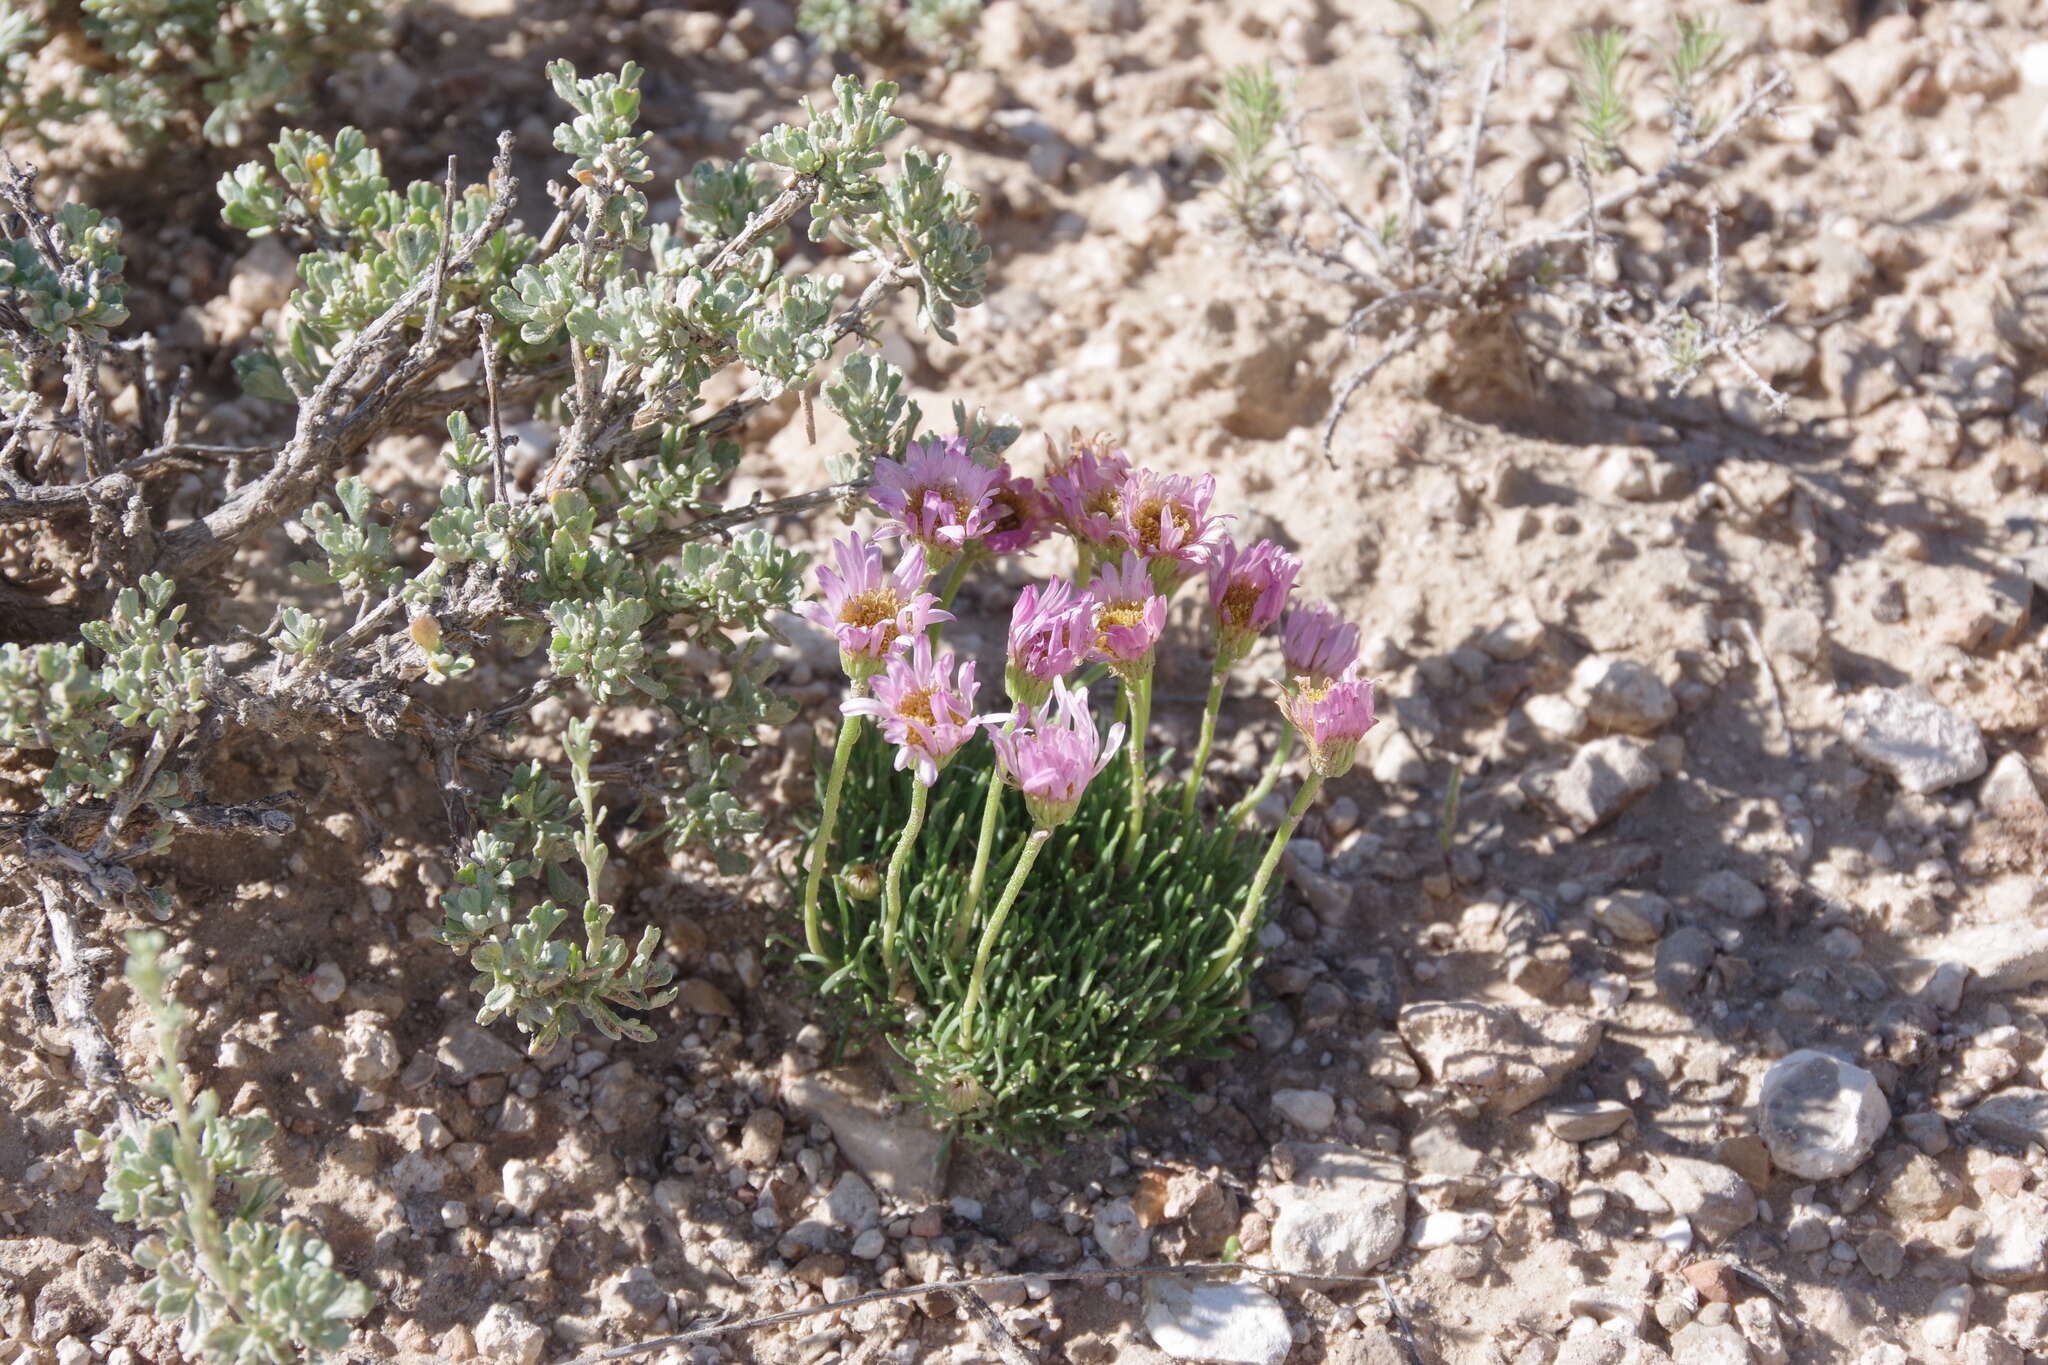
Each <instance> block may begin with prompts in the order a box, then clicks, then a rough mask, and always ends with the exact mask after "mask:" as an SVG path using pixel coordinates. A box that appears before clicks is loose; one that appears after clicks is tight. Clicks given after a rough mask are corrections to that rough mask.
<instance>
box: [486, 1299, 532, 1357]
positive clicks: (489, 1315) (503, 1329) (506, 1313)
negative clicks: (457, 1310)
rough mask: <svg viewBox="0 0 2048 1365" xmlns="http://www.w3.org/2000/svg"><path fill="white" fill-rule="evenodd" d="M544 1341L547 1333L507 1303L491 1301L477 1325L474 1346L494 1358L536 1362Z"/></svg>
mask: <svg viewBox="0 0 2048 1365" xmlns="http://www.w3.org/2000/svg"><path fill="white" fill-rule="evenodd" d="M547 1344H548V1334H547V1333H546V1332H544V1331H542V1330H541V1329H540V1328H539V1327H536V1326H535V1325H534V1324H533V1323H531V1322H528V1321H527V1320H526V1319H525V1318H524V1317H523V1316H521V1315H520V1312H519V1310H518V1309H516V1308H514V1307H512V1306H511V1305H510V1304H506V1303H494V1304H492V1305H491V1306H490V1309H489V1310H488V1311H487V1312H485V1314H484V1315H483V1319H482V1320H481V1321H480V1322H478V1323H477V1325H476V1348H477V1349H478V1350H479V1351H482V1352H483V1353H484V1354H485V1355H486V1356H488V1357H489V1358H490V1359H492V1360H495V1361H508V1362H510V1363H511V1365H539V1362H540V1355H541V1352H542V1351H543V1350H545V1349H547Z"/></svg>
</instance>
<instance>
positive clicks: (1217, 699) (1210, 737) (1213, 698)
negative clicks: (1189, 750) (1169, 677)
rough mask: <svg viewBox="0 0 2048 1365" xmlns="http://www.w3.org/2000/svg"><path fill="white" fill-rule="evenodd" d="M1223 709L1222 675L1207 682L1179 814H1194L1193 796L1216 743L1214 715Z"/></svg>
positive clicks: (1196, 791)
mask: <svg viewBox="0 0 2048 1365" xmlns="http://www.w3.org/2000/svg"><path fill="white" fill-rule="evenodd" d="M1222 709H1223V673H1222V671H1221V670H1218V672H1217V674H1216V676H1215V677H1213V678H1211V679H1210V680H1209V699H1208V701H1206V702H1204V703H1203V704H1202V737H1201V738H1200V739H1198V740H1196V741H1195V766H1194V768H1193V769H1192V770H1191V771H1190V772H1189V773H1188V789H1187V790H1186V791H1184V792H1182V793H1181V797H1180V813H1181V814H1182V815H1183V816H1191V815H1193V814H1194V813H1195V795H1196V793H1198V792H1200V791H1201V790H1202V770H1203V769H1204V768H1206V767H1208V766H1209V749H1210V747H1211V746H1212V745H1214V744H1215V742H1216V713H1217V712H1218V711H1220V710H1222Z"/></svg>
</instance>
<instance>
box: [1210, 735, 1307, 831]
mask: <svg viewBox="0 0 2048 1365" xmlns="http://www.w3.org/2000/svg"><path fill="white" fill-rule="evenodd" d="M1292 757H1294V727H1293V726H1291V725H1290V726H1288V727H1287V728H1286V729H1285V730H1283V731H1281V732H1280V743H1279V745H1278V747H1276V748H1275V749H1274V750H1273V756H1272V757H1271V758H1269V759H1267V760H1266V771H1264V772H1263V773H1260V774H1259V783H1258V785H1257V786H1255V787H1253V788H1252V789H1251V790H1250V791H1248V792H1246V793H1245V794H1244V800H1242V801H1240V802H1238V803H1237V804H1236V805H1234V806H1232V807H1231V808H1230V814H1229V815H1227V816H1225V817H1224V819H1223V824H1224V827H1225V828H1227V829H1236V828H1237V827H1238V826H1239V825H1242V824H1243V823H1244V822H1245V817H1246V816H1248V815H1250V814H1251V813H1252V812H1253V811H1254V810H1257V809H1258V805H1259V802H1261V801H1263V800H1265V799H1266V798H1267V797H1268V796H1270V795H1272V793H1273V788H1274V787H1275V786H1277V785H1279V782H1280V774H1281V772H1282V771H1283V770H1284V769H1285V768H1286V767H1287V760H1288V759H1290V758H1292Z"/></svg>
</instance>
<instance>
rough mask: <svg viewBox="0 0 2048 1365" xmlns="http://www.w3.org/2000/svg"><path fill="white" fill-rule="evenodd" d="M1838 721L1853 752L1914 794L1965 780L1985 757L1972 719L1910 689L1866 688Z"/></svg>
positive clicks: (1982, 765)
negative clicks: (1841, 722) (1888, 774)
mask: <svg viewBox="0 0 2048 1365" xmlns="http://www.w3.org/2000/svg"><path fill="white" fill-rule="evenodd" d="M1842 721H1843V734H1844V737H1845V738H1846V739H1847V740H1848V741H1849V747H1850V748H1851V749H1853V750H1854V751H1855V752H1856V754H1857V756H1858V757H1860V758H1862V759H1863V760H1864V761H1865V762H1867V763H1869V764H1871V765H1873V766H1875V767H1877V768H1879V769H1881V770H1883V771H1884V772H1887V773H1890V774H1891V775H1892V777H1893V778H1894V779H1896V780H1897V782H1898V784H1899V785H1900V786H1901V787H1904V788H1905V789H1906V790H1907V791H1909V792H1914V793H1917V794H1919V795H1923V796H1924V795H1926V794H1927V793H1928V792H1936V791H1940V790H1942V789H1943V788H1944V787H1953V786H1954V785H1955V784H1956V783H1958V782H1968V781H1969V780H1970V779H1971V778H1973V777H1976V776H1978V775H1980V774H1981V773H1982V772H1983V771H1984V768H1985V765H1986V764H1987V762H1988V761H1989V760H1988V759H1987V757H1986V755H1985V753H1984V736H1983V734H1982V733H1981V732H1980V731H1979V730H1978V729H1977V724H1976V722H1975V721H1973V720H1971V719H1970V718H1969V717H1967V716H1963V715H1959V714H1957V713H1956V712H1954V711H1951V710H1949V709H1948V708H1947V707H1946V706H1943V705H1941V704H1940V703H1939V702H1936V701H1933V700H1930V699H1929V698H1927V697H1924V696H1919V695H1917V694H1915V693H1912V692H1907V691H1903V690H1899V689H1887V688H1880V687H1872V688H1866V689H1865V690H1864V691H1862V692H1860V693H1858V694H1857V696H1856V698H1855V700H1854V701H1852V702H1850V703H1849V707H1848V710H1847V711H1846V712H1845V713H1844V715H1843V718H1842Z"/></svg>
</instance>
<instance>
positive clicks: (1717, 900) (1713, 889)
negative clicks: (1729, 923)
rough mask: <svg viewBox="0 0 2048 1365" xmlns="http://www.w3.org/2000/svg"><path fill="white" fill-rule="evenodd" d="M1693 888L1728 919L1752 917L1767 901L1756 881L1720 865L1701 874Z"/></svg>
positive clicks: (1695, 892)
mask: <svg viewBox="0 0 2048 1365" xmlns="http://www.w3.org/2000/svg"><path fill="white" fill-rule="evenodd" d="M1692 892H1693V894H1694V895H1695V896H1697V897H1699V898H1700V900H1701V901H1703V902H1705V903H1706V904H1707V905H1708V906H1710V907H1712V908H1713V909H1715V910H1718V911H1720V912H1721V913H1722V914H1724V915H1726V916H1728V917H1729V918H1730V919H1755V918H1756V917H1757V916H1758V915H1761V914H1762V913H1763V912H1764V907H1765V906H1766V905H1767V904H1768V902H1767V901H1766V900H1765V898H1764V893H1763V891H1762V889H1761V888H1759V887H1758V886H1757V884H1756V883H1755V882H1753V881H1751V880H1749V878H1747V877H1745V876H1743V875H1742V874H1741V873H1739V872H1730V871H1728V870H1727V869H1726V868H1723V869H1722V870H1720V871H1719V872H1709V873H1708V874H1707V875H1706V876H1704V877H1702V878H1700V881H1699V884H1698V885H1697V886H1695V887H1693V889H1692Z"/></svg>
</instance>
